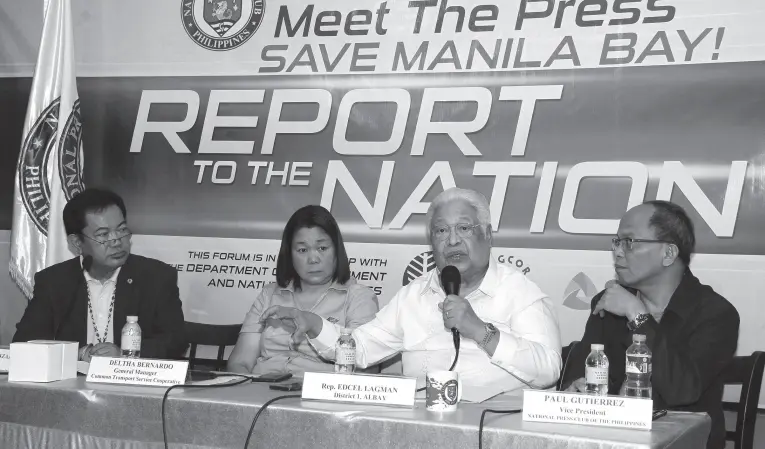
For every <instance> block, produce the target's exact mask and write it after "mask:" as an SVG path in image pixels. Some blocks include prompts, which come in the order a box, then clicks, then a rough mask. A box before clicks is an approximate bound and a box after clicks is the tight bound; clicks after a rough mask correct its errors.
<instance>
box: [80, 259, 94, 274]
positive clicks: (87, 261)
mask: <svg viewBox="0 0 765 449" xmlns="http://www.w3.org/2000/svg"><path fill="white" fill-rule="evenodd" d="M91 265H93V256H91V255H87V256H85V257H83V258H82V269H83V271H88V270H90V266H91Z"/></svg>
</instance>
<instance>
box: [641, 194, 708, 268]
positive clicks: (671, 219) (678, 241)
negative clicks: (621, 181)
mask: <svg viewBox="0 0 765 449" xmlns="http://www.w3.org/2000/svg"><path fill="white" fill-rule="evenodd" d="M645 204H650V205H651V206H653V208H654V212H653V215H651V218H650V219H649V220H648V224H649V225H650V226H651V227H652V228H653V229H654V233H655V234H656V239H657V240H664V241H666V242H669V243H673V244H675V246H677V249H678V250H679V253H680V254H678V257H679V258H680V260H682V261H683V263H685V266H688V265H690V263H691V255H692V254H693V252H694V251H695V249H696V234H695V231H694V229H693V222H692V221H691V219H690V217H688V214H687V213H685V209H683V208H682V207H680V206H678V205H677V204H675V203H671V202H669V201H660V200H655V201H646V202H645Z"/></svg>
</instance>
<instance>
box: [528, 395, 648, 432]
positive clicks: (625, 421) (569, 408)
mask: <svg viewBox="0 0 765 449" xmlns="http://www.w3.org/2000/svg"><path fill="white" fill-rule="evenodd" d="M652 415H653V401H652V400H651V399H641V398H629V397H623V396H595V395H589V394H581V393H568V392H565V393H564V392H556V391H539V390H524V391H523V420H524V421H538V422H550V423H560V424H586V425H591V426H601V427H623V428H627V429H641V430H651V423H652V419H653V416H652Z"/></svg>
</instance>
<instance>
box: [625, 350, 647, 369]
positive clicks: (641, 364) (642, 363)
mask: <svg viewBox="0 0 765 449" xmlns="http://www.w3.org/2000/svg"><path fill="white" fill-rule="evenodd" d="M625 372H626V373H627V374H651V356H650V355H645V354H641V355H628V356H627V365H626V367H625Z"/></svg>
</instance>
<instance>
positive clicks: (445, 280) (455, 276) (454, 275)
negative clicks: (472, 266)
mask: <svg viewBox="0 0 765 449" xmlns="http://www.w3.org/2000/svg"><path fill="white" fill-rule="evenodd" d="M460 282H462V276H461V275H460V270H458V269H457V267H455V266H454V265H447V266H445V267H444V269H443V270H441V286H442V287H443V289H444V293H446V295H447V296H448V295H459V294H460ZM452 340H454V351H455V352H456V354H455V356H454V363H452V367H451V368H449V371H451V370H453V369H454V366H455V365H457V359H459V356H460V332H459V331H458V330H457V328H456V327H453V328H452Z"/></svg>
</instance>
